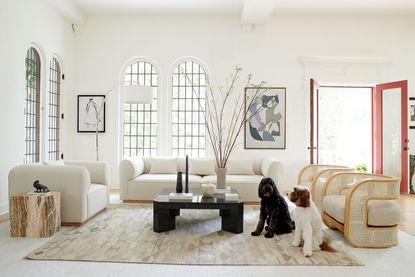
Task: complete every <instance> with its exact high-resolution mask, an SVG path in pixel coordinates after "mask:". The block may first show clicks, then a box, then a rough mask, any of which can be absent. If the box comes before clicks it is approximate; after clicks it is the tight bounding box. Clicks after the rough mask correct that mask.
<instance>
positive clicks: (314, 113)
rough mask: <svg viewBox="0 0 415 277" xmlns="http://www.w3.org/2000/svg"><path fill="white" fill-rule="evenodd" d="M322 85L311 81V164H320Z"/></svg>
mask: <svg viewBox="0 0 415 277" xmlns="http://www.w3.org/2000/svg"><path fill="white" fill-rule="evenodd" d="M319 88H320V85H319V84H318V83H317V82H316V81H315V80H314V79H310V145H309V146H308V150H310V164H315V163H318V90H319Z"/></svg>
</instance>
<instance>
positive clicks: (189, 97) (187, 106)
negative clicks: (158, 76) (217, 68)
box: [171, 60, 206, 157]
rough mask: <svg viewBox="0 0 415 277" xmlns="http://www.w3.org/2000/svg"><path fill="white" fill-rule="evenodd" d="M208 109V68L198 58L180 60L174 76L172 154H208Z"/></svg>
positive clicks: (199, 155) (198, 155)
mask: <svg viewBox="0 0 415 277" xmlns="http://www.w3.org/2000/svg"><path fill="white" fill-rule="evenodd" d="M205 110H206V73H205V70H204V69H203V67H202V66H201V65H200V64H199V63H198V62H196V61H191V60H189V61H184V62H182V63H180V64H178V65H177V66H176V68H175V70H174V72H173V76H172V110H171V113H172V125H171V128H172V129H171V134H172V135H171V152H172V155H175V156H184V155H186V154H188V155H190V156H193V157H203V156H205V155H206V125H205V118H204V115H203V113H204V112H205Z"/></svg>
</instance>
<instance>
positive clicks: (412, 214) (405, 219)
mask: <svg viewBox="0 0 415 277" xmlns="http://www.w3.org/2000/svg"><path fill="white" fill-rule="evenodd" d="M398 202H399V205H401V208H402V215H401V224H400V225H399V228H400V229H401V230H403V231H405V232H407V233H408V234H410V235H412V236H415V195H413V194H409V195H401V197H400V199H399V200H398Z"/></svg>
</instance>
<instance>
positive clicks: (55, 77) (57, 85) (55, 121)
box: [48, 58, 61, 161]
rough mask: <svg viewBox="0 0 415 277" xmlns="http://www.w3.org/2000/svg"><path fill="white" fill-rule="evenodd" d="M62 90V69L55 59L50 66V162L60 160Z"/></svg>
mask: <svg viewBox="0 0 415 277" xmlns="http://www.w3.org/2000/svg"><path fill="white" fill-rule="evenodd" d="M60 90H61V69H60V65H59V62H58V60H57V59H56V58H53V59H52V60H51V61H50V64H49V115H48V121H49V122H48V156H49V160H51V161H53V160H59V158H60V139H59V138H60V109H61V107H60Z"/></svg>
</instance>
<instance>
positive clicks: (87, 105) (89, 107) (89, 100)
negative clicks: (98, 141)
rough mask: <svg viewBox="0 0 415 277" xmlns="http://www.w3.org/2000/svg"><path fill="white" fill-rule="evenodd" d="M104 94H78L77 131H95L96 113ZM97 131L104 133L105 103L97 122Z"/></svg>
mask: <svg viewBox="0 0 415 277" xmlns="http://www.w3.org/2000/svg"><path fill="white" fill-rule="evenodd" d="M104 99H105V95H78V116H77V122H78V124H77V125H78V133H95V132H96V128H97V127H96V126H97V125H96V124H97V117H96V116H97V114H98V111H99V108H100V107H101V105H102V103H103V102H104ZM98 128H99V129H98V132H99V133H105V103H104V107H103V109H102V111H101V115H100V118H99V123H98Z"/></svg>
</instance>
